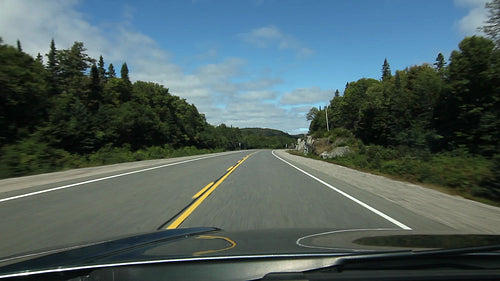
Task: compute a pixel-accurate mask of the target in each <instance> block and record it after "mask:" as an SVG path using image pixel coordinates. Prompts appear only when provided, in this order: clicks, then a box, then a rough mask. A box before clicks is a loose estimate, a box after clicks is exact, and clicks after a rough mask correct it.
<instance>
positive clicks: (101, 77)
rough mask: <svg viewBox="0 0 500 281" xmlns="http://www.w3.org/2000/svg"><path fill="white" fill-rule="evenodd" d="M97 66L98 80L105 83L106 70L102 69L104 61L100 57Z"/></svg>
mask: <svg viewBox="0 0 500 281" xmlns="http://www.w3.org/2000/svg"><path fill="white" fill-rule="evenodd" d="M97 66H98V68H97V69H98V72H99V78H100V79H101V81H105V80H106V78H107V77H106V69H105V68H104V59H103V58H102V56H99V63H98V64H97Z"/></svg>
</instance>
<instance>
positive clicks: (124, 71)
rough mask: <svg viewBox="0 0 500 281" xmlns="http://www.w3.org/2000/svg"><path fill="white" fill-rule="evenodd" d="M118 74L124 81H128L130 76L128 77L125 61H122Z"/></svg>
mask: <svg viewBox="0 0 500 281" xmlns="http://www.w3.org/2000/svg"><path fill="white" fill-rule="evenodd" d="M120 75H121V78H122V79H123V80H124V81H125V82H128V83H130V78H129V77H128V67H127V63H126V62H124V63H123V64H122V69H121V70H120Z"/></svg>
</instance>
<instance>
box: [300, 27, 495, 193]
mask: <svg viewBox="0 0 500 281" xmlns="http://www.w3.org/2000/svg"><path fill="white" fill-rule="evenodd" d="M381 72H382V74H381V77H380V79H371V78H362V79H359V80H357V81H353V82H349V83H347V85H346V87H345V90H344V92H343V94H342V95H341V94H340V92H339V91H338V90H337V91H336V92H335V96H334V97H333V98H332V99H331V100H330V102H329V104H328V105H327V106H326V107H324V108H312V109H311V110H310V112H309V113H308V114H307V119H308V120H311V123H310V128H309V133H310V134H312V135H314V136H316V137H330V138H332V139H334V138H338V137H344V138H346V139H349V140H350V145H351V146H352V147H354V148H355V149H356V151H357V153H355V154H351V155H348V156H345V157H339V158H338V159H335V160H334V161H335V162H337V163H341V164H345V165H348V166H354V167H358V168H364V169H369V170H375V171H380V172H383V173H386V174H391V175H394V176H398V177H403V178H406V179H410V180H415V181H418V182H424V183H430V184H437V185H442V186H446V187H450V188H453V189H456V190H457V191H459V193H460V194H462V195H463V194H465V195H472V196H480V197H484V198H489V199H493V200H497V201H500V173H499V172H498V171H499V170H500V46H499V43H498V40H497V41H494V40H491V39H490V38H486V37H481V36H472V37H466V38H465V39H463V40H462V41H461V42H460V44H459V45H458V50H454V51H452V53H451V55H450V57H449V60H446V59H445V57H444V56H443V54H441V53H439V54H437V57H436V60H435V62H434V63H433V64H432V65H431V64H427V63H424V64H422V65H414V66H410V67H407V68H405V69H403V70H396V71H395V72H394V73H393V72H392V71H391V69H390V64H389V62H388V60H387V59H385V60H384V62H383V64H382V71H381ZM325 111H327V112H325ZM326 115H328V126H329V128H330V130H329V131H328V129H327V119H326V117H325V116H326Z"/></svg>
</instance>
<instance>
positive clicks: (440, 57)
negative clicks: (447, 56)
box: [434, 53, 446, 71]
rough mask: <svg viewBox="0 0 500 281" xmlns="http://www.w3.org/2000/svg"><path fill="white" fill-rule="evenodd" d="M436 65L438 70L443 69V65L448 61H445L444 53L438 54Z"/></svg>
mask: <svg viewBox="0 0 500 281" xmlns="http://www.w3.org/2000/svg"><path fill="white" fill-rule="evenodd" d="M434 65H435V66H436V70H437V71H440V70H441V69H443V67H444V66H445V65H446V62H445V61H444V56H443V54H441V53H439V54H438V56H437V58H436V62H435V63H434Z"/></svg>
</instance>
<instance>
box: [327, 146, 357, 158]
mask: <svg viewBox="0 0 500 281" xmlns="http://www.w3.org/2000/svg"><path fill="white" fill-rule="evenodd" d="M349 153H352V151H351V149H350V148H349V147H348V146H340V147H336V148H334V149H333V150H332V151H330V152H327V151H325V152H323V153H321V154H320V155H319V156H321V158H323V159H331V158H335V157H339V156H345V155H346V154H349Z"/></svg>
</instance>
